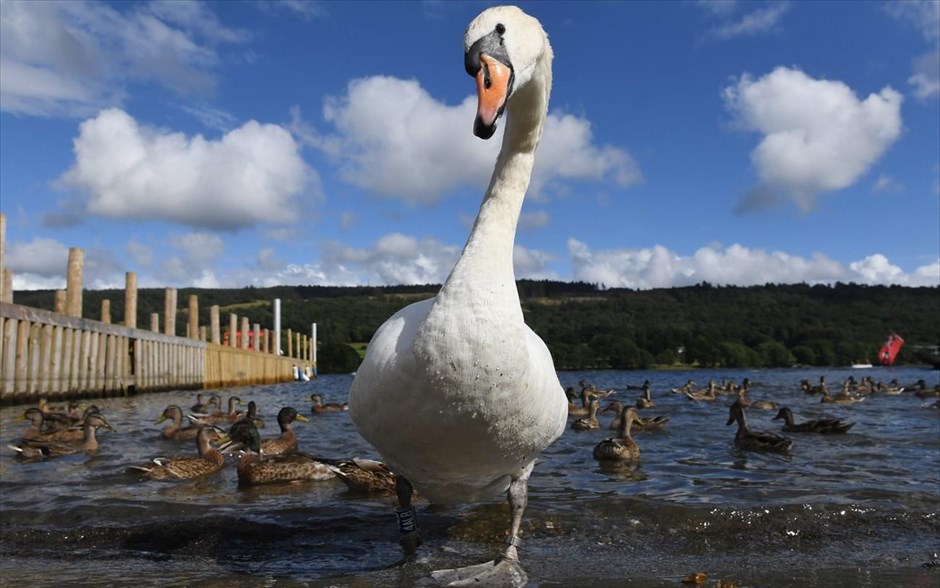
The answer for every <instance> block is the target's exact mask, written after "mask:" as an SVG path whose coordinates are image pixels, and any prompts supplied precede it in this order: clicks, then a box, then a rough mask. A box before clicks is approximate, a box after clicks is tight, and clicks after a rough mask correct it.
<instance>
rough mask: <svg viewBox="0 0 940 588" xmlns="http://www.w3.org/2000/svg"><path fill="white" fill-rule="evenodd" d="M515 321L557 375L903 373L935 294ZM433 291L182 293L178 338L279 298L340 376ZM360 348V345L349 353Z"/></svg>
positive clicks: (540, 290) (750, 302) (580, 293)
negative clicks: (884, 357) (806, 369)
mask: <svg viewBox="0 0 940 588" xmlns="http://www.w3.org/2000/svg"><path fill="white" fill-rule="evenodd" d="M518 287H519V293H520V297H521V300H522V306H523V310H524V312H525V317H526V322H528V324H529V325H530V326H531V327H532V329H533V330H535V332H537V333H538V334H539V335H540V336H541V337H542V338H543V339H544V340H545V342H546V343H547V344H548V346H549V348H550V349H551V350H552V354H553V356H554V357H555V364H556V366H557V367H558V368H559V369H589V368H612V369H641V368H648V367H652V366H654V365H674V364H683V365H691V366H699V367H720V366H725V367H782V366H790V365H796V364H802V365H813V366H831V365H848V364H851V363H855V362H860V361H871V362H874V361H875V355H876V352H877V350H878V348H879V347H880V345H881V343H882V342H883V341H884V339H885V337H886V336H887V335H888V333H890V332H896V333H898V334H900V335H901V336H902V337H904V339H905V341H906V344H905V347H904V348H903V349H902V351H901V354H900V356H899V358H898V362H899V363H914V362H915V361H916V360H915V358H914V353H913V347H914V346H917V345H937V344H938V343H940V288H906V287H900V286H890V287H888V286H861V285H856V284H837V285H834V286H823V285H819V286H809V285H806V284H796V285H766V286H752V287H731V286H727V287H716V286H711V285H709V284H700V285H697V286H692V287H686V288H669V289H657V290H624V289H611V290H598V289H597V288H596V287H595V286H593V285H591V284H585V283H565V282H549V281H527V280H523V281H520V282H519V283H518ZM437 288H438V287H437V286H435V285H424V286H393V287H326V286H280V287H275V288H241V289H227V290H204V289H188V288H187V289H181V290H179V291H178V293H177V296H178V301H179V305H180V308H179V309H178V311H177V321H178V327H177V332H179V333H183V332H185V323H186V321H187V309H186V304H187V303H186V301H187V298H188V296H189V295H190V294H197V295H198V296H199V305H200V306H199V309H200V315H202V316H201V317H200V324H208V320H209V319H208V315H209V307H210V306H211V305H214V304H218V305H219V306H220V307H221V309H222V313H223V321H222V322H223V325H224V324H227V323H226V316H227V313H229V312H233V313H236V314H238V315H239V316H247V317H248V318H249V320H250V321H251V322H252V323H255V322H257V323H260V324H261V325H265V326H270V325H273V319H272V303H271V301H272V300H273V299H275V298H280V299H281V323H282V328H283V329H285V330H286V329H292V330H294V331H301V332H304V333H309V332H310V324H311V323H313V322H316V323H317V333H318V339H319V342H320V345H319V354H318V359H319V368H320V371H321V372H329V371H351V370H354V369H355V368H356V365H357V362H358V354H357V353H356V352H355V351H354V349H353V346H351V345H350V344H364V343H366V342H368V340H369V338H370V337H371V336H372V333H373V332H374V331H375V329H376V328H377V327H378V326H379V325H380V324H381V323H382V321H384V320H385V319H386V318H387V317H388V316H390V315H391V314H392V313H394V312H395V311H397V310H398V309H400V308H402V307H403V306H405V305H407V304H409V303H411V302H414V301H416V300H421V299H424V298H428V297H430V296H433V295H434V293H435V292H436V291H437ZM104 298H107V299H109V300H110V301H111V313H112V317H114V321H115V322H118V321H119V319H121V318H122V317H123V316H124V309H123V306H124V293H123V291H120V290H111V291H107V290H99V291H86V292H85V295H84V300H83V303H84V316H86V317H89V318H98V316H99V313H100V308H101V300H102V299H104ZM53 300H54V293H53V292H52V291H30V292H17V293H16V298H15V301H16V303H18V304H24V305H27V306H35V307H38V308H48V309H51V308H52V306H53ZM163 310H164V291H163V289H141V290H139V291H138V313H139V316H138V325H139V326H144V327H146V326H148V325H149V324H150V319H149V317H150V314H151V313H154V312H156V313H159V314H161V315H162V314H163ZM359 347H361V345H359Z"/></svg>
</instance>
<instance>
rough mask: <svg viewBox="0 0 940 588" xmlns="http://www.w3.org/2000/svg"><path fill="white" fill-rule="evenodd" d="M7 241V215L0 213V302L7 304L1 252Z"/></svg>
mask: <svg viewBox="0 0 940 588" xmlns="http://www.w3.org/2000/svg"><path fill="white" fill-rule="evenodd" d="M6 240H7V215H6V214H4V213H2V212H0V302H9V301H8V300H7V288H6V284H5V283H4V282H5V281H6V280H3V279H2V278H3V277H4V276H3V250H4V243H6Z"/></svg>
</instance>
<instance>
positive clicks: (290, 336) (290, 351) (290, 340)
mask: <svg viewBox="0 0 940 588" xmlns="http://www.w3.org/2000/svg"><path fill="white" fill-rule="evenodd" d="M287 357H294V333H293V331H291V330H290V329H287Z"/></svg>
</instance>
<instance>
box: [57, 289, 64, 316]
mask: <svg viewBox="0 0 940 588" xmlns="http://www.w3.org/2000/svg"><path fill="white" fill-rule="evenodd" d="M55 312H56V314H65V290H56V291H55Z"/></svg>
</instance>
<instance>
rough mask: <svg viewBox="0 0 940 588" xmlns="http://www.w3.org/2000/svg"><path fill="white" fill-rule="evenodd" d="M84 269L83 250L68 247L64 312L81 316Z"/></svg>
mask: <svg viewBox="0 0 940 588" xmlns="http://www.w3.org/2000/svg"><path fill="white" fill-rule="evenodd" d="M84 269H85V251H84V250H83V249H79V248H78V247H71V248H69V269H68V277H67V278H66V286H65V314H67V315H68V316H72V317H76V318H81V316H82V273H83V271H84Z"/></svg>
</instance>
